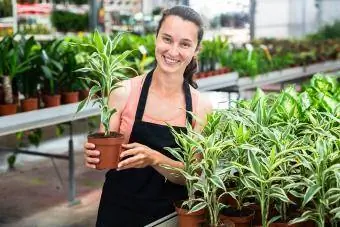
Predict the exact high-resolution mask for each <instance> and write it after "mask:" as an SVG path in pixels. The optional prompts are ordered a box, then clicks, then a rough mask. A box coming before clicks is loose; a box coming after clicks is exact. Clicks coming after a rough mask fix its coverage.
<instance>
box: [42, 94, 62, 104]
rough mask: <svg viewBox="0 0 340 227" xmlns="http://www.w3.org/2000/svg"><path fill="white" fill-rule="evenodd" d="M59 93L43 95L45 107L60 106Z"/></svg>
mask: <svg viewBox="0 0 340 227" xmlns="http://www.w3.org/2000/svg"><path fill="white" fill-rule="evenodd" d="M60 99H61V95H44V96H43V101H44V104H45V107H53V106H60Z"/></svg>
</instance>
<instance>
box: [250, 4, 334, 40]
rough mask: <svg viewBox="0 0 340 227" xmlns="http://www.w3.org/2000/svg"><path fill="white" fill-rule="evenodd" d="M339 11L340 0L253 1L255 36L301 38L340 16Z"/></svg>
mask: <svg viewBox="0 0 340 227" xmlns="http://www.w3.org/2000/svg"><path fill="white" fill-rule="evenodd" d="M317 2H319V7H317ZM339 12H340V0H320V1H318V0H275V1H272V0H256V10H255V37H256V38H261V37H276V38H288V37H302V36H304V35H306V34H309V33H312V32H315V31H316V30H317V29H318V27H319V26H320V25H324V24H327V23H332V22H334V21H335V20H336V19H340V14H339Z"/></svg>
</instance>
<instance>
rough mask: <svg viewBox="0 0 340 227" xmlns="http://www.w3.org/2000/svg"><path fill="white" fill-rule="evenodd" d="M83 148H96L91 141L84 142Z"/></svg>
mask: <svg viewBox="0 0 340 227" xmlns="http://www.w3.org/2000/svg"><path fill="white" fill-rule="evenodd" d="M84 148H85V149H88V150H91V149H94V148H96V146H95V145H94V144H93V143H85V145H84Z"/></svg>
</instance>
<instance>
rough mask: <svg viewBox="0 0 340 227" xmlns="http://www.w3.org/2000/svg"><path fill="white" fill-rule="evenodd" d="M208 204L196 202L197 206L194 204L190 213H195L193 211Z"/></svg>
mask: <svg viewBox="0 0 340 227" xmlns="http://www.w3.org/2000/svg"><path fill="white" fill-rule="evenodd" d="M206 206H207V204H206V203H205V202H200V203H198V204H196V205H195V206H193V207H192V208H191V209H190V211H189V213H193V212H196V211H199V210H202V209H204V208H205V207H206Z"/></svg>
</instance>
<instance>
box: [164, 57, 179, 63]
mask: <svg viewBox="0 0 340 227" xmlns="http://www.w3.org/2000/svg"><path fill="white" fill-rule="evenodd" d="M163 58H164V60H165V62H166V63H168V64H175V63H177V62H179V61H178V60H176V59H173V58H169V57H165V56H163Z"/></svg>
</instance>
